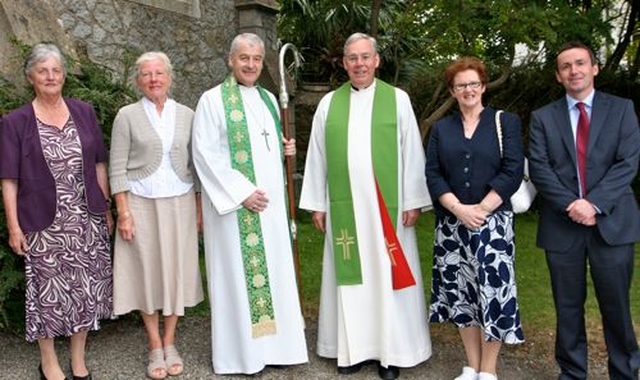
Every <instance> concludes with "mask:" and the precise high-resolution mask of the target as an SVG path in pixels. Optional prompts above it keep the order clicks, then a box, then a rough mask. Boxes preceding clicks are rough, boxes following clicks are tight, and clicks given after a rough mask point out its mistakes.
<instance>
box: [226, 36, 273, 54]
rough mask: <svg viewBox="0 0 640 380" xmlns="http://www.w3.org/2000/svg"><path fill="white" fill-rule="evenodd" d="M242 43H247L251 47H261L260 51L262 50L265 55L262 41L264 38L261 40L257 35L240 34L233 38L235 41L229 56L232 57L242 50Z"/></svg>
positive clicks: (232, 43)
mask: <svg viewBox="0 0 640 380" xmlns="http://www.w3.org/2000/svg"><path fill="white" fill-rule="evenodd" d="M241 42H246V43H247V44H248V45H249V46H256V45H258V46H259V47H260V49H261V50H262V55H264V54H265V50H264V41H262V38H260V37H259V36H258V35H257V34H255V33H242V34H238V35H237V36H235V37H234V38H233V41H231V48H230V49H229V56H232V55H233V54H235V52H236V51H238V49H239V48H240V43H241Z"/></svg>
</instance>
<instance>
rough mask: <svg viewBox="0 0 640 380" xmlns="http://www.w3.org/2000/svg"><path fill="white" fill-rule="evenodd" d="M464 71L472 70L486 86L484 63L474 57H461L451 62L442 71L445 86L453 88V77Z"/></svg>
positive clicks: (486, 76)
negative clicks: (445, 82)
mask: <svg viewBox="0 0 640 380" xmlns="http://www.w3.org/2000/svg"><path fill="white" fill-rule="evenodd" d="M465 70H473V71H475V72H477V73H478V76H479V77H480V81H481V82H482V84H487V81H488V80H489V75H488V74H487V67H486V66H485V65H484V63H483V62H482V61H481V60H480V59H478V58H476V57H462V58H460V59H456V60H455V61H453V62H451V63H450V64H449V66H447V68H446V69H445V70H444V78H445V80H446V81H447V86H449V88H453V80H454V78H455V76H456V75H457V74H458V73H459V72H461V71H465Z"/></svg>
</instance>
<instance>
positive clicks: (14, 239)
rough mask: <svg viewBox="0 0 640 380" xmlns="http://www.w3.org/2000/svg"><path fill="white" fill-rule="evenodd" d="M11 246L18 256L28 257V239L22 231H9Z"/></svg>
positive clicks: (18, 229)
mask: <svg viewBox="0 0 640 380" xmlns="http://www.w3.org/2000/svg"><path fill="white" fill-rule="evenodd" d="M9 246H10V247H11V249H12V250H13V252H14V253H15V254H16V255H18V256H26V255H27V252H28V250H29V247H28V246H27V239H26V238H25V236H24V233H23V232H22V229H20V228H17V229H14V230H12V231H9Z"/></svg>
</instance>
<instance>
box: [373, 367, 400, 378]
mask: <svg viewBox="0 0 640 380" xmlns="http://www.w3.org/2000/svg"><path fill="white" fill-rule="evenodd" d="M378 376H380V378H381V379H382V380H395V379H397V378H398V377H399V376H400V368H398V367H395V366H392V365H390V366H389V367H383V366H381V365H379V364H378Z"/></svg>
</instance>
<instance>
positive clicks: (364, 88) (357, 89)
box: [351, 80, 375, 91]
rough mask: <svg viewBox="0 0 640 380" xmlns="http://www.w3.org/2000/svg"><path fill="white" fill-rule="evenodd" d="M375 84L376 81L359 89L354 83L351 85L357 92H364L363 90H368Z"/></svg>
mask: <svg viewBox="0 0 640 380" xmlns="http://www.w3.org/2000/svg"><path fill="white" fill-rule="evenodd" d="M374 82H375V80H374V81H373V82H371V84H369V85H368V86H366V87H363V88H358V87H356V86H354V85H353V83H352V84H351V88H352V89H353V90H355V91H362V90H366V89H367V88H369V87H371V85H372V84H373V83H374Z"/></svg>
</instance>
